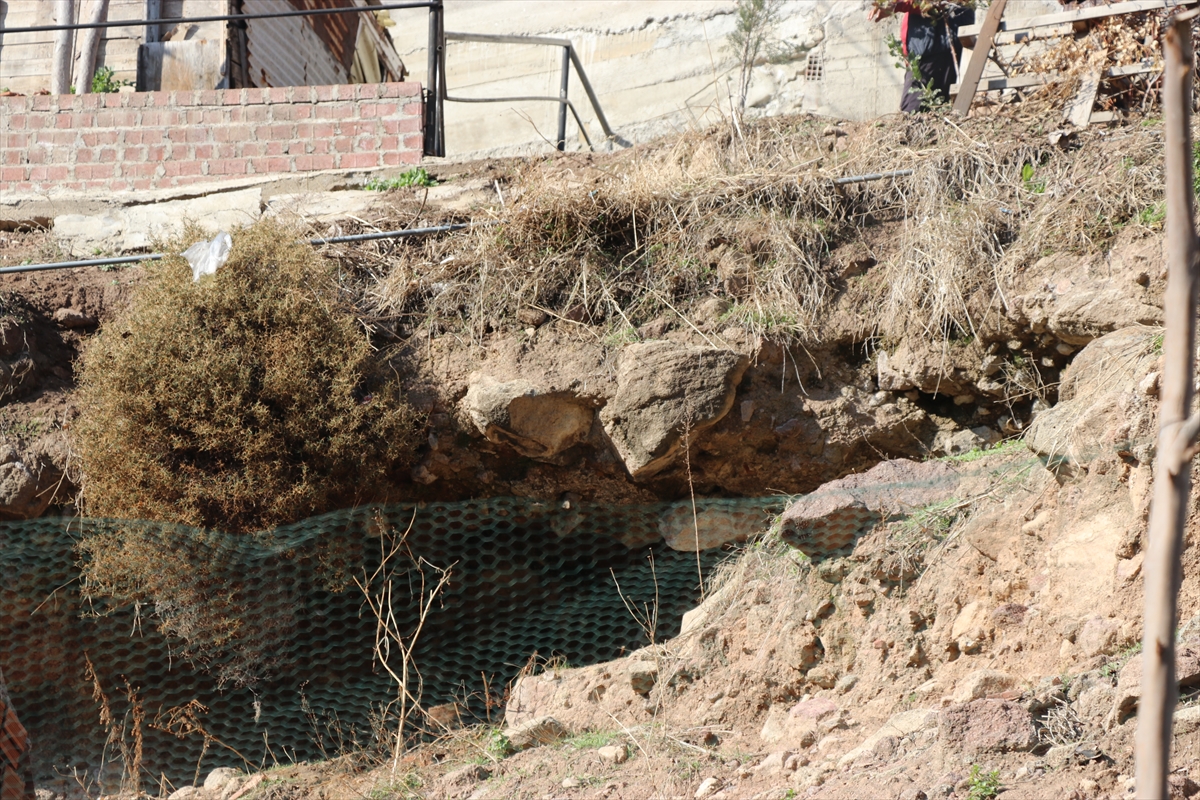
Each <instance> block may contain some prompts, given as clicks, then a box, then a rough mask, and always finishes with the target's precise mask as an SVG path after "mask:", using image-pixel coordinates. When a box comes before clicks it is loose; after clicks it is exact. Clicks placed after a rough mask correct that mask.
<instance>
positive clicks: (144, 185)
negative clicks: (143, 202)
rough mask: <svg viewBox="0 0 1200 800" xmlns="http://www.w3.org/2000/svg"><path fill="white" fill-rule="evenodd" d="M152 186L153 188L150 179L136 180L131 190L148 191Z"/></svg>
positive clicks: (152, 182)
mask: <svg viewBox="0 0 1200 800" xmlns="http://www.w3.org/2000/svg"><path fill="white" fill-rule="evenodd" d="M153 186H154V181H153V180H152V179H150V178H139V179H138V180H136V181H134V182H133V189H134V190H135V191H139V192H141V191H145V190H146V189H150V188H152V187H153Z"/></svg>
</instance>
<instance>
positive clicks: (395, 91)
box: [379, 83, 404, 97]
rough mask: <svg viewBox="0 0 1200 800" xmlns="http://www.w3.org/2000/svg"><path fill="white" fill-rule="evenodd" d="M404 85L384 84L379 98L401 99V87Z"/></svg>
mask: <svg viewBox="0 0 1200 800" xmlns="http://www.w3.org/2000/svg"><path fill="white" fill-rule="evenodd" d="M403 85H404V84H401V83H385V84H382V85H381V86H380V92H379V96H380V97H400V96H401V88H400V87H401V86H403Z"/></svg>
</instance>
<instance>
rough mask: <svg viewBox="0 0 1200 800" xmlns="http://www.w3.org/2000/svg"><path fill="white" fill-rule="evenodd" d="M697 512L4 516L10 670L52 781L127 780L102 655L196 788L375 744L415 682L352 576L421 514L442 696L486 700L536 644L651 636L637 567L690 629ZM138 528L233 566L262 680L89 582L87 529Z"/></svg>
mask: <svg viewBox="0 0 1200 800" xmlns="http://www.w3.org/2000/svg"><path fill="white" fill-rule="evenodd" d="M781 510H782V498H766V499H739V500H716V499H706V500H700V501H697V509H696V512H697V513H700V514H703V515H704V519H705V520H706V523H705V527H708V526H710V525H711V524H713V521H714V520H715V521H717V524H719V525H724V526H726V527H727V528H728V530H727V531H724V532H723V534H724V535H723V537H722V538H727V539H730V540H732V539H736V538H743V539H744V538H746V537H747V536H750V535H753V534H754V533H756V532H760V531H762V530H764V529H765V528H766V526H767V525H768V523H769V521H770V518H771V516H772V515H773V514H777V513H778V512H779V511H781ZM692 515H693V508H692V505H691V504H690V503H661V504H653V505H639V506H632V505H631V506H615V505H602V504H593V505H589V504H578V503H576V504H572V507H569V508H566V507H563V505H560V504H555V503H547V502H539V501H533V500H523V499H489V500H475V501H468V502H459V503H440V504H434V503H430V504H407V505H395V506H385V507H368V508H360V509H354V510H349V511H341V512H335V513H331V514H326V515H323V516H320V517H314V518H312V519H308V520H304V521H302V522H299V523H296V524H294V525H289V526H285V527H280V528H278V529H275V530H273V531H270V532H266V533H262V534H257V535H253V536H234V535H225V534H219V533H213V532H205V531H199V530H196V529H191V528H186V527H181V526H176V525H164V524H157V523H146V522H137V523H129V522H116V521H108V520H79V519H70V520H68V519H39V520H33V521H27V522H8V523H0V669H2V670H3V672H4V675H5V677H6V679H7V681H8V687H9V690H10V692H11V694H12V696H13V702H14V705H15V706H16V709H17V713H18V715H19V716H20V718H21V720H22V722H23V723H24V725H25V727H26V728H27V729H28V730H29V733H30V736H31V738H32V740H33V747H34V764H35V772H36V778H37V780H38V783H39V784H40V785H43V786H46V787H48V788H53V787H54V786H56V785H58V786H66V785H67V784H71V785H76V784H77V781H76V779H75V778H76V777H77V776H78V777H83V778H84V779H85V780H86V781H87V782H88V783H89V784H90V785H93V786H101V787H111V786H114V785H115V784H116V783H117V782H118V781H119V780H120V777H121V775H120V770H121V763H120V762H121V758H120V746H119V742H117V741H116V740H115V739H110V737H109V735H108V731H107V730H106V728H105V727H104V726H102V725H101V724H100V710H101V708H100V703H99V702H98V701H97V700H96V699H95V698H94V696H93V685H94V681H93V680H91V679H90V678H89V676H88V668H87V664H88V662H89V661H90V663H91V664H92V665H94V669H95V676H96V679H97V680H98V682H99V684H100V686H101V687H102V689H103V690H104V693H105V695H106V697H107V698H108V702H109V704H110V710H111V713H112V715H113V719H114V720H115V722H114V725H113V726H110V729H111V728H112V727H115V728H116V729H118V730H121V729H122V728H123V729H124V731H125V734H126V741H127V742H128V741H129V736H130V735H131V733H132V729H133V726H134V719H133V715H132V709H131V704H130V702H129V701H128V698H127V688H126V687H127V684H126V682H128V687H129V688H131V689H132V690H134V692H135V693H136V696H137V698H138V699H139V701H140V703H141V705H142V707H143V709H144V713H145V721H144V723H143V724H142V726H141V728H142V733H143V736H144V740H143V756H142V766H143V770H144V776H145V777H144V779H143V780H144V782H149V783H151V784H156V783H157V782H158V780H159V779H160V776H165V777H166V779H167V780H169V781H170V782H171V783H172V784H173V785H175V786H180V785H184V784H187V783H190V782H191V781H192V780H193V776H194V775H196V774H197V772H199V774H200V775H201V776H203V775H204V774H205V773H206V772H207V771H208V770H210V769H212V768H214V767H218V766H232V767H239V768H243V769H244V768H246V767H248V766H249V767H254V768H258V767H262V766H270V765H272V764H275V763H286V762H289V761H293V760H295V761H301V760H308V759H314V758H321V757H327V756H333V755H335V754H337V752H338V751H339V750H340V749H342V748H347V747H351V746H353V745H354V744H355V743H357V744H366V743H367V742H368V740H369V739H370V737H371V732H372V729H373V727H372V718H373V717H376V718H377V717H378V715H379V710H380V707H381V704H383V703H386V702H387V701H388V700H389V699H391V698H392V697H394V696H395V690H394V687H392V685H391V684H390V683H389V680H388V678H387V676H386V675H385V674H384V673H383V672H382V671H381V670H380V669H379V667H378V665H377V664H376V662H375V660H374V658H373V647H374V643H375V631H376V622H375V619H374V617H373V616H372V615H371V614H370V613H369V611H368V610H367V608H366V606H365V603H364V598H363V595H362V593H361V592H360V591H359V589H358V588H357V587H356V586H355V584H354V583H353V580H352V579H353V578H354V577H360V578H361V577H362V576H364V575H370V574H371V573H372V572H373V571H374V569H375V567H376V566H378V564H379V562H380V558H381V556H380V553H381V531H382V530H392V531H399V532H404V531H406V530H407V531H408V533H407V536H406V540H405V541H406V544H407V547H408V548H409V550H410V551H411V556H412V558H413V559H420V558H424V559H426V560H427V561H428V562H429V563H431V564H434V565H438V566H450V565H453V570H452V575H453V577H452V582H451V584H450V585H449V586H448V587H447V588H446V590H445V591H444V592H443V593H442V594H441V595H440V596H439V598H438V601H437V602H436V603H435V604H434V607H433V610H432V613H431V616H430V618H429V620H428V623H427V627H426V630H425V631H424V633H423V634H422V636H421V638H420V640H419V644H418V646H417V649H416V652H415V654H414V660H415V662H416V665H417V666H418V668H419V670H420V673H421V677H422V679H423V687H422V703H423V705H425V706H431V705H435V704H439V703H444V702H450V701H458V702H460V703H461V704H463V705H464V706H465V708H466V709H467V711H468V712H469V713H470V714H472V715H474V716H476V717H485V716H486V715H487V713H488V708H487V701H486V696H487V695H486V693H485V689H487V690H488V691H490V692H492V694H493V697H494V696H495V692H496V691H497V689H498V687H499V689H500V690H501V691H502V688H503V687H504V686H505V685H506V684H507V683H508V682H509V681H510V680H511V679H512V678H513V677H515V675H516V674H517V673H518V671H519V670H520V669H521V667H523V666H524V665H525V664H526V663H527V661H528V660H529V658H530V656H531V655H533V654H534V653H535V652H536V653H537V654H539V655H540V656H541V657H543V658H550V657H559V658H561V659H565V661H566V662H567V663H569V664H571V665H585V664H591V663H597V662H600V661H605V660H609V659H612V658H615V657H618V656H620V655H621V654H622V653H623V652H627V651H629V650H631V649H635V648H638V647H641V646H644V645H645V644H646V643H647V641H646V635H645V633H644V631H643V630H642V629H641V628H640V627H639V624H638V623H637V621H636V620H635V619H634V618H633V617H632V616H631V615H630V613H629V611H628V610H627V608H626V606H625V603H624V601H623V600H622V597H621V594H620V593H618V590H617V584H618V583H619V585H620V590H621V593H623V594H624V596H625V599H626V600H628V601H630V602H632V603H634V604H638V605H640V604H643V603H652V602H654V601H655V598H656V597H657V600H658V603H659V617H658V619H659V622H658V630H657V637H658V638H659V639H660V640H661V639H665V638H668V637H670V636H673V635H675V634H677V633H678V630H679V625H680V620H681V617H682V614H683V612H684V611H686V610H688V609H689V608H691V607H693V606H694V605H695V604H696V602H697V600H698V597H699V581H698V576H697V554H696V553H694V552H681V551H677V550H673V549H671V548H670V547H668V546H666V544H665V543H664V539H663V537H664V535H669V534H671V532H672V531H675V532H678V530H680V529H681V528H687V527H688V526H690V524H691V520H692ZM122 528H124V529H127V530H128V529H136V530H138V531H139V532H140V533H141V535H143V536H144V537H145V538H146V540H147V541H150V542H152V543H154V544H155V546H156V547H158V548H159V549H160V551H161V552H162V553H164V554H166V555H167V556H168V557H176V556H177V557H178V558H179V559H182V560H185V561H187V560H188V559H191V561H188V563H203V564H207V565H210V566H211V568H212V569H213V570H215V571H216V574H217V575H218V576H220V578H221V581H222V585H225V586H227V587H228V590H229V593H230V598H231V599H232V600H234V601H236V603H237V604H238V605H239V607H240V608H243V609H245V611H246V613H245V615H244V618H243V619H241V620H240V623H241V625H243V626H244V627H243V628H242V629H241V631H240V634H239V635H241V636H242V637H243V638H244V639H245V640H247V641H254V642H255V643H256V650H257V652H258V653H259V655H260V663H259V667H260V669H259V674H258V675H257V679H256V680H254V681H253V682H250V683H249V684H248V685H239V684H238V683H236V682H226V683H225V684H224V685H221V684H220V683H219V682H218V680H217V677H216V676H217V675H219V674H222V667H228V666H229V660H230V659H232V658H233V656H231V655H229V654H224V655H221V656H219V657H217V658H215V659H214V660H212V661H210V662H209V663H207V664H205V665H204V666H203V667H202V666H200V665H198V664H197V663H195V662H193V661H192V660H190V659H189V658H186V657H184V656H183V655H182V643H181V642H180V641H174V640H172V639H171V638H169V637H167V636H165V635H164V634H162V633H161V632H160V631H159V629H158V626H157V616H156V614H155V612H156V610H157V611H163V610H164V609H154V608H147V607H144V606H143V607H139V606H136V605H135V606H129V605H112V606H109V607H95V606H93V605H90V604H88V603H86V602H85V601H84V600H83V599H82V598H81V593H80V585H79V584H80V581H79V577H80V565H79V559H80V555H79V552H78V550H77V544H78V542H79V541H80V540H81V539H82V538H84V537H87V536H92V535H96V534H102V533H104V532H106V531H113V530H118V529H122ZM726 552H727V551H726V550H723V549H722V548H712V549H709V550H705V551H702V552H701V553H700V554H699V561H700V565H699V568H700V570H702V571H703V573H704V574H708V573H710V572H711V571H712V570H713V568H714V567H715V566H716V565H717V563H718V562H719V561H720V560H721V559H722V558H724V557H725V555H726ZM408 563H411V561H410V562H408ZM614 577H615V580H614ZM415 579H416V578H415V577H414V573H413V572H412V571H411V570H410V571H409V572H408V573H406V574H398V575H397V576H395V580H396V583H397V586H399V587H401V588H398V589H397V592H396V597H397V600H396V601H395V602H394V603H393V606H394V612H395V613H396V615H397V616H398V618H399V620H400V623H401V625H400V627H401V628H403V629H406V630H407V629H410V628H411V626H412V625H413V623H415V621H416V616H415V603H413V602H411V597H412V595H411V594H410V592H409V590H408V588H407V587H406V586H405V581H406V580H407V581H408V582H409V583H412V581H414V580H415ZM168 611H169V609H168ZM176 611H177V609H176ZM195 702H198V703H200V704H202V705H203V706H204V707H205V708H206V709H207V711H206V712H201V711H199V710H198V708H197V707H196V706H195V705H194V703H195ZM190 703H191V704H193V705H192V706H191V708H192V709H193V711H194V712H195V714H194V716H193V718H194V719H195V720H198V721H199V722H201V723H202V725H203V727H204V729H205V730H206V731H207V733H208V734H209V736H210V737H211V738H209V739H208V741H207V743H206V740H205V736H203V735H200V734H198V733H193V734H191V735H188V736H185V737H183V738H179V737H177V736H174V735H172V734H171V733H168V732H166V731H164V730H161V728H163V727H167V725H166V724H165V723H166V720H167V719H168V717H169V713H170V711H171V710H172V709H181V708H184V707H187V706H188V704H190ZM492 713H493V714H495V713H496V711H495V709H493V710H492ZM155 720H157V722H158V724H157V727H156V726H155V724H154V723H155Z"/></svg>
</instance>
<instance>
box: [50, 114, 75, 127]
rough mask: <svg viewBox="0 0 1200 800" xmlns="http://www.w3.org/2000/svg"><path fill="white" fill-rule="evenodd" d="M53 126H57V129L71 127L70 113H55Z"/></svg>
mask: <svg viewBox="0 0 1200 800" xmlns="http://www.w3.org/2000/svg"><path fill="white" fill-rule="evenodd" d="M54 127H55V128H58V129H59V130H66V129H67V128H70V127H71V115H70V114H56V115H55V116H54Z"/></svg>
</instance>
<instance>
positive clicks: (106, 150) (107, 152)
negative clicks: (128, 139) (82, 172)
mask: <svg viewBox="0 0 1200 800" xmlns="http://www.w3.org/2000/svg"><path fill="white" fill-rule="evenodd" d="M96 162H97V163H101V162H102V163H105V164H115V163H117V148H115V147H101V148H100V149H98V150H97V151H96Z"/></svg>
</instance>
